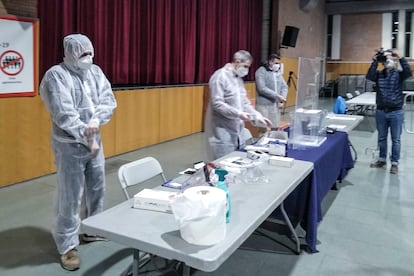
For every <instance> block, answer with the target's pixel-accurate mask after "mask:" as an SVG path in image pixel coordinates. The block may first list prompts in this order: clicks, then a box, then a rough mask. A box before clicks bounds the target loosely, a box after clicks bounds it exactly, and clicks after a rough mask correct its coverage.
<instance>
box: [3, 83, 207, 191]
mask: <svg viewBox="0 0 414 276" xmlns="http://www.w3.org/2000/svg"><path fill="white" fill-rule="evenodd" d="M204 90H205V86H203V85H200V86H188V87H170V88H153V89H152V88H151V89H137V90H128V91H116V92H115V97H116V99H117V102H118V107H117V109H116V110H115V113H114V116H113V118H112V120H111V121H110V122H109V123H108V124H106V125H104V126H102V128H101V132H102V139H103V143H104V150H105V156H106V157H110V156H114V155H117V154H121V153H125V152H128V151H132V150H136V149H139V148H142V147H146V146H149V145H153V144H157V143H160V142H161V141H166V140H170V139H175V138H178V137H182V136H185V135H189V134H192V133H197V132H200V131H202V127H203V114H204V113H203V103H204V98H203V95H204ZM50 128H51V124H50V119H49V113H48V112H47V110H46V108H45V107H44V105H43V101H42V100H41V98H40V97H39V96H35V97H28V98H2V99H0V137H1V138H0V139H1V140H0V141H1V143H0V187H2V186H7V185H11V184H15V183H18V182H22V181H25V180H27V179H31V178H35V177H39V176H42V175H46V174H50V173H53V172H54V171H55V166H54V161H53V154H52V151H51V147H50ZM161 139H162V140H161Z"/></svg>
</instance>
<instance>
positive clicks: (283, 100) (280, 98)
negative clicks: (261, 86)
mask: <svg viewBox="0 0 414 276" xmlns="http://www.w3.org/2000/svg"><path fill="white" fill-rule="evenodd" d="M276 97H277V99H278V101H279V102H281V103H284V102H286V99H285V98H283V97H282V96H281V95H279V94H277V95H276Z"/></svg>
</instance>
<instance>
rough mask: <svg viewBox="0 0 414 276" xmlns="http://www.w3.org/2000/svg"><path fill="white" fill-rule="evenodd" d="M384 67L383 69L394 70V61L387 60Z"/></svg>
mask: <svg viewBox="0 0 414 276" xmlns="http://www.w3.org/2000/svg"><path fill="white" fill-rule="evenodd" d="M384 65H385V68H387V69H392V68H394V61H393V60H391V59H387V61H386V62H385V64H384Z"/></svg>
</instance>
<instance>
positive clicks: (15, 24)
mask: <svg viewBox="0 0 414 276" xmlns="http://www.w3.org/2000/svg"><path fill="white" fill-rule="evenodd" d="M37 41H38V20H37V19H28V18H21V17H15V16H8V15H0V97H18V96H34V95H36V94H37V76H38V73H37V72H38V58H37V57H38V42H37Z"/></svg>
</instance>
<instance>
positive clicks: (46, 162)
mask: <svg viewBox="0 0 414 276" xmlns="http://www.w3.org/2000/svg"><path fill="white" fill-rule="evenodd" d="M49 137H50V120H49V114H48V113H47V111H46V109H45V108H44V106H43V102H42V101H41V99H40V97H39V96H35V97H28V98H2V99H1V100H0V139H1V140H0V141H1V143H0V186H5V185H9V184H12V183H16V182H21V181H24V180H26V179H30V178H34V177H39V176H41V175H45V174H48V173H51V172H52V171H53V170H54V164H53V157H52V152H51V149H50V138H49Z"/></svg>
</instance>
